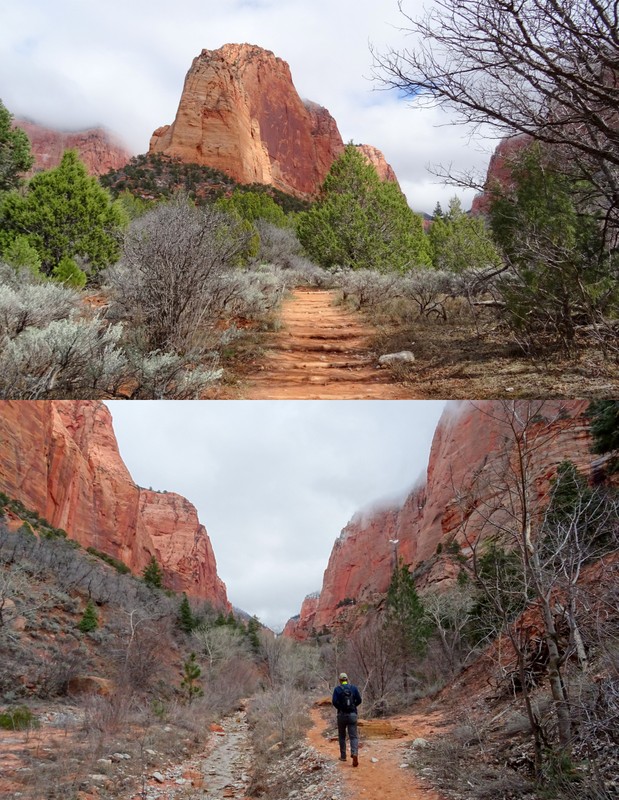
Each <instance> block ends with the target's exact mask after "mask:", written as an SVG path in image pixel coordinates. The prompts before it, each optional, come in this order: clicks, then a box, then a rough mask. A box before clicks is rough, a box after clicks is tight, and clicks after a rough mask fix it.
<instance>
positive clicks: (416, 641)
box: [387, 558, 432, 659]
mask: <svg viewBox="0 0 619 800" xmlns="http://www.w3.org/2000/svg"><path fill="white" fill-rule="evenodd" d="M387 624H388V625H389V627H390V629H391V630H392V632H393V633H394V634H395V635H396V639H397V642H398V644H399V649H400V652H401V654H402V655H403V657H404V658H405V659H408V658H410V657H413V656H422V655H423V654H424V653H425V651H426V645H427V641H428V637H429V636H430V634H431V632H432V624H431V622H430V620H429V619H428V617H427V616H426V613H425V610H424V607H423V603H422V602H421V600H420V599H419V595H418V594H417V590H416V588H415V581H414V580H413V576H412V575H411V573H410V570H409V567H408V564H405V563H404V561H403V559H402V558H400V559H399V562H398V566H397V567H396V568H395V569H394V571H393V576H392V578H391V583H390V584H389V589H388V591H387Z"/></svg>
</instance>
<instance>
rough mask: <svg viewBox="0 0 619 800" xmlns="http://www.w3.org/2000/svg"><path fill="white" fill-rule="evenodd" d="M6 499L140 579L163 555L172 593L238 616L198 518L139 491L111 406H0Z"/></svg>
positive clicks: (178, 500)
mask: <svg viewBox="0 0 619 800" xmlns="http://www.w3.org/2000/svg"><path fill="white" fill-rule="evenodd" d="M0 491H3V492H4V493H5V494H7V495H9V496H10V497H12V498H15V499H17V500H19V501H21V502H22V503H23V504H24V505H25V506H26V507H28V508H30V509H33V510H35V511H37V512H38V513H39V514H40V515H41V516H42V517H44V518H45V519H47V520H48V522H50V523H51V524H52V525H54V526H55V527H58V528H63V529H64V530H66V531H67V533H68V534H69V536H70V537H71V538H72V539H75V540H76V541H78V542H79V543H80V544H81V545H82V546H83V547H95V548H97V549H98V550H101V551H103V552H105V553H107V554H108V555H111V556H113V557H114V558H117V559H119V560H120V561H122V562H124V563H125V564H127V566H129V567H130V568H131V569H132V570H133V571H134V572H136V573H139V572H141V571H142V570H143V568H144V567H145V566H146V564H147V563H148V561H149V560H150V558H151V556H153V555H154V556H155V557H156V558H157V561H158V562H159V564H160V565H161V567H162V569H163V573H164V584H165V585H166V586H167V587H169V588H172V589H175V590H176V591H179V592H181V591H184V592H187V594H188V595H189V596H192V597H195V598H200V599H204V600H208V601H209V602H211V603H212V604H213V605H215V606H216V607H218V608H222V609H229V608H230V606H229V603H228V599H227V596H226V587H225V585H224V584H223V582H222V581H221V579H220V578H219V577H218V575H217V566H216V563H215V557H214V554H213V549H212V547H211V543H210V540H209V537H208V535H207V532H206V530H205V528H204V526H203V525H202V524H201V523H200V521H199V519H198V516H197V512H196V509H195V508H194V507H193V506H192V505H191V503H190V502H189V501H188V500H186V499H185V498H184V497H181V496H180V495H177V494H174V493H172V492H169V493H160V492H153V491H150V490H147V489H143V488H141V487H139V486H137V485H136V484H135V482H134V481H133V479H132V478H131V475H130V474H129V472H128V470H127V468H126V466H125V464H124V463H123V461H122V458H121V457H120V453H119V451H118V445H117V442H116V437H115V435H114V430H113V427H112V417H111V414H110V412H109V410H108V408H107V407H106V406H105V405H104V404H103V403H101V402H97V401H79V400H64V401H3V402H2V403H0Z"/></svg>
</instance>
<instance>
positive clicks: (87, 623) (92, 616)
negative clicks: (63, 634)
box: [77, 600, 99, 633]
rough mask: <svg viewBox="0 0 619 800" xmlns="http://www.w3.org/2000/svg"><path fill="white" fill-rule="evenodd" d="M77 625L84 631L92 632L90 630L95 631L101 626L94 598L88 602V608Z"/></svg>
mask: <svg viewBox="0 0 619 800" xmlns="http://www.w3.org/2000/svg"><path fill="white" fill-rule="evenodd" d="M77 627H78V628H79V629H80V631H81V632H82V633H90V631H94V630H96V629H97V628H98V627H99V618H98V617H97V611H96V609H95V606H94V603H93V602H92V600H89V601H88V603H86V608H85V609H84V613H83V615H82V618H81V620H80V621H79V622H78V625H77Z"/></svg>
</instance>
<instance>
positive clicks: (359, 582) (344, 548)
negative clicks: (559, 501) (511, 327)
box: [285, 401, 592, 639]
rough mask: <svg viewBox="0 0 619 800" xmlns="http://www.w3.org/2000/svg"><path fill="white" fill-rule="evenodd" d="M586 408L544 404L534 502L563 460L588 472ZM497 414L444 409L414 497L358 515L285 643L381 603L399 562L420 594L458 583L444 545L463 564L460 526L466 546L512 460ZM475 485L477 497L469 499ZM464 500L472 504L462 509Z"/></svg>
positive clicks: (494, 407) (489, 408)
mask: <svg viewBox="0 0 619 800" xmlns="http://www.w3.org/2000/svg"><path fill="white" fill-rule="evenodd" d="M523 402H524V401H523ZM587 406H588V402H587V401H570V402H569V403H568V404H567V407H566V412H564V413H560V414H559V413H558V412H559V409H560V403H559V402H558V401H557V402H554V403H553V402H552V401H550V402H547V403H546V404H545V406H544V409H543V411H542V413H543V415H544V416H546V417H547V418H551V419H553V418H554V415H556V414H558V418H557V419H556V421H555V422H553V423H552V425H551V429H550V430H551V434H550V435H549V437H548V441H547V443H546V445H545V447H544V448H543V449H540V450H539V451H537V452H536V453H535V455H534V458H533V461H532V474H533V475H534V479H535V492H536V495H537V497H538V498H543V497H544V495H545V493H546V492H547V491H548V487H549V485H550V480H551V479H552V477H553V476H554V474H555V471H556V467H557V465H558V464H559V463H560V462H561V461H563V460H564V459H566V458H569V459H571V460H572V461H574V462H575V463H576V464H577V466H579V468H582V469H587V467H588V466H589V465H590V463H591V460H592V456H591V454H590V451H589V444H590V438H589V426H588V422H587V420H586V418H585V417H584V416H583V414H584V411H585V410H586V408H587ZM501 408H502V406H501V404H500V403H499V402H498V401H483V402H479V403H475V404H473V403H469V402H461V403H453V404H450V405H449V406H448V407H447V409H446V410H445V412H444V414H443V416H442V418H441V421H440V422H439V425H438V427H437V430H436V433H435V435H434V440H433V443H432V448H431V452H430V458H429V464H428V470H427V479H426V482H425V484H424V485H422V486H417V487H416V488H414V489H412V490H411V492H410V494H409V496H408V497H407V498H406V500H405V502H404V504H403V505H402V506H399V507H397V508H375V509H374V510H369V511H367V512H363V513H359V514H357V515H356V516H355V517H354V518H353V519H352V520H351V521H350V522H349V523H348V525H347V526H346V527H345V528H344V530H343V531H342V533H341V535H340V536H339V538H338V539H337V540H336V541H335V544H334V546H333V550H332V552H331V556H330V559H329V563H328V565H327V569H326V570H325V573H324V579H323V585H322V590H321V592H320V596H319V597H318V599H315V598H313V599H310V600H308V601H307V603H304V604H303V608H302V609H301V613H300V615H299V617H298V618H294V619H293V620H290V621H289V622H288V624H287V626H286V629H285V633H286V634H287V635H290V636H293V637H295V638H299V639H304V638H307V636H309V635H310V634H311V633H312V632H313V631H320V630H322V629H323V628H325V627H326V628H330V627H332V626H333V624H334V623H335V622H336V621H337V619H338V617H339V616H340V615H342V614H345V611H346V609H347V607H348V606H350V605H352V604H353V603H354V604H358V603H360V602H373V601H376V600H377V599H379V598H380V596H381V595H382V594H383V593H384V592H386V590H387V588H388V586H389V583H390V580H391V575H392V572H393V567H394V565H395V563H396V561H397V559H398V558H399V557H401V558H402V559H403V560H404V562H405V563H407V564H410V565H411V568H412V569H413V570H415V569H417V570H418V572H419V573H422V574H421V577H420V579H419V580H418V586H419V587H420V588H422V589H423V588H424V587H425V586H428V585H434V586H436V585H438V584H440V583H441V582H443V581H445V582H447V583H449V582H451V581H453V580H454V579H455V577H456V576H457V573H458V571H459V564H458V561H457V559H455V558H454V557H453V554H450V552H449V549H453V548H454V546H453V545H452V548H449V545H450V543H451V542H452V541H454V540H455V542H456V544H457V550H456V552H461V553H462V554H464V555H465V556H466V555H467V553H469V552H470V551H469V550H468V548H467V542H466V540H465V534H464V532H463V528H462V523H463V521H466V520H468V523H469V524H468V528H467V536H468V537H469V541H471V540H472V538H474V537H475V536H476V535H477V534H479V533H480V532H481V531H480V527H479V526H480V525H481V520H480V518H479V516H476V515H474V514H472V511H473V509H474V508H476V507H479V506H480V504H481V503H484V502H488V503H492V501H493V498H495V497H497V496H498V491H499V490H498V488H497V482H496V481H494V480H491V479H490V477H491V476H492V477H494V474H495V470H498V471H499V473H500V472H501V471H503V470H504V469H505V468H507V467H508V466H509V464H510V461H509V459H510V458H512V457H513V456H514V453H513V451H512V452H511V453H509V455H507V454H506V455H505V456H501V457H499V454H500V453H502V452H503V450H504V447H505V438H504V437H505V433H506V429H505V425H504V422H503V421H502V419H503V415H502V411H501ZM540 424H542V423H540ZM480 476H481V477H480ZM474 485H475V486H477V487H478V489H477V492H478V496H477V497H473V496H472V494H471V493H472V490H473V487H474ZM467 496H468V497H470V500H469V501H468V504H464V503H463V498H466V497H467ZM495 519H498V516H497V517H495ZM482 535H483V534H482ZM439 545H440V547H439V548H438V549H439V550H440V551H441V555H438V554H437V547H438V546H439ZM448 548H449V549H448Z"/></svg>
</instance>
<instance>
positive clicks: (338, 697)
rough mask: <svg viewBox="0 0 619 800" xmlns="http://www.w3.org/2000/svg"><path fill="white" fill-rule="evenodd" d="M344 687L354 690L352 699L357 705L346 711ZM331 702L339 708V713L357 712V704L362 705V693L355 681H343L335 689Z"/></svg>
mask: <svg viewBox="0 0 619 800" xmlns="http://www.w3.org/2000/svg"><path fill="white" fill-rule="evenodd" d="M344 688H347V689H350V691H351V692H352V701H353V704H354V706H355V708H354V710H353V711H346V709H345V708H343V707H342V701H343V699H344ZM331 702H332V703H333V705H334V706H335V707H336V708H337V710H338V713H340V714H356V713H357V706H360V705H361V695H360V694H359V689H357V687H356V686H355V685H354V683H341V684H340V685H339V686H336V687H335V689H334V690H333V698H332V700H331Z"/></svg>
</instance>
